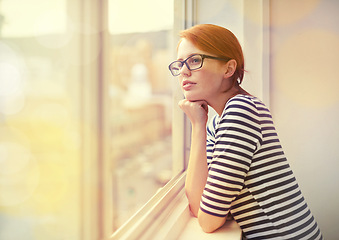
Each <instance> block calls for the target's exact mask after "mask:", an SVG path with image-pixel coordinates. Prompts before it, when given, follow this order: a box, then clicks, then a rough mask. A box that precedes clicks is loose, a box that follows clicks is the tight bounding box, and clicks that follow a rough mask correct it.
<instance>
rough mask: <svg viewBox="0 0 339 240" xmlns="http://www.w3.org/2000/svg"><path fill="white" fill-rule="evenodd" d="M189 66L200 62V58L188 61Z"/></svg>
mask: <svg viewBox="0 0 339 240" xmlns="http://www.w3.org/2000/svg"><path fill="white" fill-rule="evenodd" d="M189 62H190V63H191V64H199V63H200V62H201V60H200V58H198V57H196V58H195V57H194V58H191V59H190V61H189Z"/></svg>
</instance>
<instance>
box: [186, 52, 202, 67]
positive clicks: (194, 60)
mask: <svg viewBox="0 0 339 240" xmlns="http://www.w3.org/2000/svg"><path fill="white" fill-rule="evenodd" d="M186 62H187V64H188V66H189V68H190V69H191V70H195V69H198V68H201V67H202V57H201V56H200V55H193V56H191V57H189V58H188V59H187V60H186Z"/></svg>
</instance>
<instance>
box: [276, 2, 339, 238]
mask: <svg viewBox="0 0 339 240" xmlns="http://www.w3.org/2000/svg"><path fill="white" fill-rule="evenodd" d="M270 9H271V10H270V16H271V30H270V35H271V41H270V42H271V82H270V85H271V90H270V96H271V98H270V100H271V111H272V114H273V117H274V120H275V124H276V127H277V129H278V133H279V135H280V139H281V141H282V144H283V147H284V150H285V153H286V155H287V157H288V159H289V162H290V163H291V165H292V169H293V170H294V173H295V175H296V177H297V179H298V182H299V184H300V186H301V189H302V191H303V193H304V196H305V198H306V200H307V202H308V204H309V205H310V208H311V211H312V212H313V214H314V215H315V218H316V219H317V221H318V223H319V225H320V228H321V230H322V232H323V234H324V237H325V239H337V238H338V235H339V228H338V227H337V223H338V222H339V215H338V210H337V208H338V198H339V188H338V184H339V174H338V169H339V152H338V151H336V147H338V145H339V125H338V121H339V94H338V92H337V91H338V89H339V81H338V80H339V79H338V78H339V68H338V56H339V27H338V23H339V15H338V9H339V1H335V0H312V1H311V0H299V1H295V0H287V1H286V0H285V1H279V0H271V1H270Z"/></svg>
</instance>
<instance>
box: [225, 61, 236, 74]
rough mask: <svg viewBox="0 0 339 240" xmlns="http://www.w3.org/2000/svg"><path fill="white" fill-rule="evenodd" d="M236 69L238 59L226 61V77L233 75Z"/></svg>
mask: <svg viewBox="0 0 339 240" xmlns="http://www.w3.org/2000/svg"><path fill="white" fill-rule="evenodd" d="M236 69H237V61H235V60H234V59H231V60H229V61H228V62H227V63H226V71H225V78H229V77H232V76H233V74H234V72H235V70H236Z"/></svg>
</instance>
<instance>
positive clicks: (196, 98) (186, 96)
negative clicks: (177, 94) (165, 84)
mask: <svg viewBox="0 0 339 240" xmlns="http://www.w3.org/2000/svg"><path fill="white" fill-rule="evenodd" d="M184 96H185V99H187V100H188V101H191V102H194V101H199V100H202V99H201V97H200V98H199V97H198V96H194V95H193V94H189V93H184Z"/></svg>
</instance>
